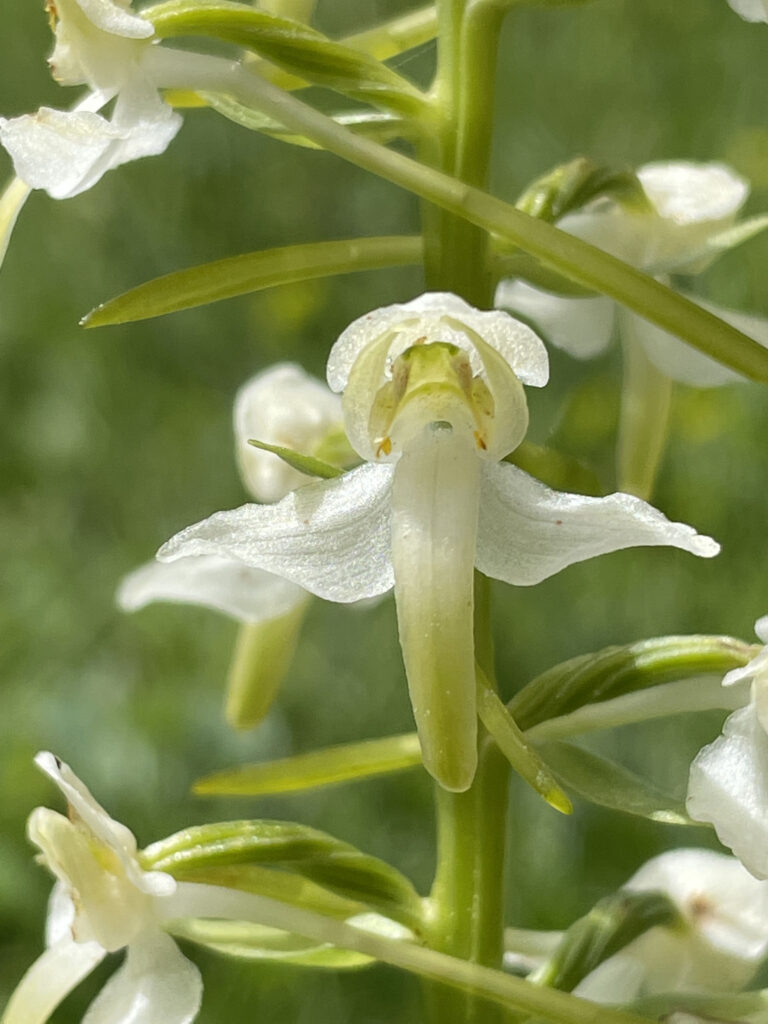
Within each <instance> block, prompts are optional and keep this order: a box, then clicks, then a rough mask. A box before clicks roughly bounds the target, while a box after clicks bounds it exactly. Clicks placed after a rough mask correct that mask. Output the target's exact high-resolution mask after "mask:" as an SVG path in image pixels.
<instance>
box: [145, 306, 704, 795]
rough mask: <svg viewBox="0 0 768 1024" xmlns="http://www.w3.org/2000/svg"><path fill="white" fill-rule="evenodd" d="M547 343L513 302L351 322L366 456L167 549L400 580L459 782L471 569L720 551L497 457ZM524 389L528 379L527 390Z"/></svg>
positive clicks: (417, 711)
mask: <svg viewBox="0 0 768 1024" xmlns="http://www.w3.org/2000/svg"><path fill="white" fill-rule="evenodd" d="M547 375H548V360H547V355H546V350H545V349H544V346H543V344H542V342H541V340H540V339H539V338H538V337H537V336H536V335H535V334H534V332H533V331H532V330H531V329H530V328H528V327H527V326H525V325H524V324H522V323H519V322H518V321H516V320H514V319H513V318H512V317H510V316H508V315H507V314H505V313H501V312H498V311H494V312H479V311H478V310H475V309H473V308H472V307H470V306H468V305H467V304H466V303H465V302H463V301H462V300H461V299H459V298H457V297H456V296H453V295H444V294H428V295H424V296H422V297H420V298H418V299H416V300H414V301H413V302H409V303H407V304H405V305H395V306H389V307H385V308H384V309H380V310H377V311H375V312H373V313H371V314H368V315H367V316H364V317H361V318H360V319H359V320H357V321H355V322H354V323H353V324H352V325H351V326H350V327H349V328H347V330H346V331H344V332H343V334H342V335H341V337H340V338H339V339H338V341H337V342H336V344H335V345H334V347H333V349H332V351H331V354H330V358H329V361H328V382H329V384H330V386H331V388H332V390H334V391H343V392H344V397H343V408H344V417H345V427H346V432H347V435H348V437H349V440H350V442H351V444H352V446H353V448H355V450H356V451H357V452H358V454H359V455H361V456H362V457H363V458H364V459H366V460H367V461H366V464H365V465H363V466H360V467H359V468H358V469H355V470H352V471H351V472H349V473H346V474H344V475H343V476H341V477H337V478H335V479H332V480H327V481H322V482H318V483H312V484H308V485H307V486H305V487H302V488H301V489H299V490H297V491H294V492H292V493H291V494H289V495H287V496H286V497H285V498H284V499H283V500H282V501H280V502H279V503H278V504H276V505H272V506H263V505H244V506H242V507H241V508H239V509H235V510H233V511H229V512H219V513H216V514H215V515H213V516H211V517H210V518H208V519H206V520H204V521H202V522H200V523H197V524H195V525H194V526H190V527H188V528H187V529H186V530H184V531H182V532H181V533H180V534H177V535H176V536H175V537H173V538H172V539H171V540H170V541H169V542H168V543H167V544H166V545H165V546H164V547H163V548H162V549H161V551H160V552H159V554H158V557H159V558H160V559H161V560H167V561H173V560H175V559H185V558H188V557H189V556H190V555H198V556H199V555H215V556H218V557H225V558H235V559H238V560H239V561H241V562H242V563H244V564H245V565H249V566H252V567H254V568H259V569H266V570H267V571H269V572H273V573H276V574H279V575H281V576H284V577H285V578H287V579H289V580H291V581H293V582H294V583H297V584H299V585H300V586H302V587H305V588H306V589H307V590H309V591H310V592H311V593H313V594H316V595H318V596H319V597H323V598H326V599H327V600H330V601H341V602H351V601H358V600H362V599H364V598H370V597H373V596H375V595H377V594H382V593H384V592H385V591H387V590H388V589H389V588H390V587H392V586H393V585H394V588H395V599H396V603H397V613H398V624H399V630H400V641H401V646H402V649H403V655H404V661H405V667H406V674H407V676H408V684H409V689H410V694H411V701H412V704H413V710H414V715H415V718H416V723H417V726H418V729H419V734H420V738H421V743H422V751H423V756H424V762H425V765H426V766H427V767H428V769H429V770H430V771H431V772H432V773H433V774H434V775H435V776H436V778H437V779H438V780H439V781H440V782H441V783H442V784H443V785H444V786H446V788H449V789H454V790H463V789H466V788H467V787H468V786H469V785H470V784H471V781H472V778H473V775H474V771H475V766H476V758H477V751H476V730H477V716H476V701H475V670H474V641H473V622H472V619H473V574H474V568H475V567H477V568H478V569H479V570H480V571H481V572H483V573H485V574H486V575H487V576H491V577H494V578H496V579H501V580H504V581H506V582H508V583H513V584H517V585H523V586H525V585H531V584H534V583H538V582H540V581H541V580H543V579H546V578H547V577H548V576H551V575H553V574H554V573H556V572H559V571H560V570H561V569H563V568H565V567H566V566H568V565H571V564H573V563H574V562H579V561H582V560H583V559H586V558H591V557H593V556H595V555H599V554H603V553H605V552H609V551H617V550H620V549H621V548H626V547H633V546H637V545H656V544H667V545H673V546H676V547H680V548H683V549H685V550H688V551H691V552H692V553H694V554H697V555H701V556H704V557H711V556H712V555H715V554H716V553H717V551H718V550H719V549H718V545H717V544H716V543H715V542H714V541H713V540H711V539H710V538H708V537H701V536H698V535H697V534H696V532H695V531H694V530H693V529H692V528H691V527H689V526H685V525H683V524H680V523H671V522H669V521H668V520H667V519H666V518H665V517H664V516H663V515H662V514H661V513H660V512H658V511H657V510H656V509H654V508H652V507H651V506H650V505H647V504H646V503H645V502H643V501H641V500H639V499H637V498H634V497H632V496H630V495H626V494H614V495H611V496H609V497H607V498H590V497H584V496H582V495H575V494H561V493H558V492H556V491H552V490H550V489H549V488H548V487H546V486H545V485H544V484H542V483H540V482H539V481H538V480H535V479H534V478H533V477H530V476H528V475H527V474H526V473H524V472H523V471H522V470H520V469H518V468H517V467H515V466H513V465H511V464H509V463H506V462H502V461H500V460H501V459H502V458H503V457H504V456H505V455H506V454H507V453H508V452H510V451H512V450H513V449H514V448H515V447H516V446H517V445H518V444H519V443H520V441H521V440H522V438H523V436H524V434H525V431H526V429H527V423H528V413H527V406H526V400H525V395H524V391H523V387H522V384H529V385H532V386H534V387H541V386H543V385H544V384H545V383H546V380H547ZM521 382H522V383H521Z"/></svg>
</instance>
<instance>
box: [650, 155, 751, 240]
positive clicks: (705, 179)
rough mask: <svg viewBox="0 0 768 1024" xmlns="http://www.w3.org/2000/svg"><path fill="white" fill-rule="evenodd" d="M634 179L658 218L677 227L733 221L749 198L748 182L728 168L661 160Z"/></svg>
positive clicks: (714, 164)
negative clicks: (672, 222)
mask: <svg viewBox="0 0 768 1024" xmlns="http://www.w3.org/2000/svg"><path fill="white" fill-rule="evenodd" d="M637 176H638V178H639V179H640V184H641V185H642V186H643V189H644V191H645V193H646V195H647V196H648V198H649V199H650V200H651V202H652V203H653V205H654V207H655V208H656V210H657V212H658V214H659V215H660V216H661V217H664V218H665V220H671V221H674V222H675V224H679V225H687V224H699V223H702V222H706V223H709V222H712V221H721V220H724V219H726V218H728V217H732V216H733V215H734V214H736V213H738V211H739V210H740V209H741V207H742V206H743V205H744V203H745V202H746V200H747V196H748V195H749V182H748V181H747V180H746V179H745V178H742V176H741V175H740V174H737V173H736V171H734V169H733V168H732V167H728V165H727V164H719V163H694V162H693V161H690V160H666V161H664V160H660V161H656V162H654V163H649V164H645V165H644V166H643V167H640V168H639V169H638V172H637Z"/></svg>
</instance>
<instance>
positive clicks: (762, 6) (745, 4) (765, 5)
mask: <svg viewBox="0 0 768 1024" xmlns="http://www.w3.org/2000/svg"><path fill="white" fill-rule="evenodd" d="M728 3H729V5H730V6H731V7H732V8H733V9H734V11H736V13H737V14H740V15H741V16H742V18H745V19H746V20H747V21H768V0H728Z"/></svg>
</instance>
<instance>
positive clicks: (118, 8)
mask: <svg viewBox="0 0 768 1024" xmlns="http://www.w3.org/2000/svg"><path fill="white" fill-rule="evenodd" d="M77 3H78V4H79V5H80V7H81V9H82V11H83V13H84V14H85V16H86V17H87V18H88V20H89V21H91V22H93V24H94V25H95V26H96V27H97V28H100V29H101V30H102V31H103V32H109V33H111V34H112V35H116V36H127V37H128V38H130V39H149V37H150V36H153V35H154V34H155V30H154V28H153V26H152V22H150V21H148V20H147V19H146V18H142V17H141V16H140V15H138V14H134V13H133V11H131V10H130V8H129V7H128V6H127V5H123V4H119V3H114V2H113V0H77Z"/></svg>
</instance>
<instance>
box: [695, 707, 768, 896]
mask: <svg viewBox="0 0 768 1024" xmlns="http://www.w3.org/2000/svg"><path fill="white" fill-rule="evenodd" d="M687 807H688V813H689V814H690V815H691V817H692V818H694V819H695V820H696V821H708V822H711V823H712V824H713V825H714V826H715V831H716V832H717V835H718V838H719V839H720V842H721V843H723V845H724V846H727V847H729V849H731V850H733V852H734V853H735V854H736V856H737V857H738V858H739V860H741V862H742V863H743V864H744V866H745V867H746V868H748V870H749V871H751V872H752V874H753V875H755V876H756V877H757V878H768V736H767V735H766V733H765V731H764V729H763V728H762V726H761V725H760V722H759V719H758V717H757V709H756V708H755V706H754V704H749V705H748V706H747V707H745V708H741V709H740V710H739V711H735V712H734V713H733V714H732V715H730V716H729V717H728V718H727V719H726V720H725V724H724V726H723V734H722V736H720V737H718V739H716V740H715V742H714V743H710V744H709V746H707V747H704V749H703V750H701V751H699V753H698V755H697V756H696V759H695V761H694V762H693V764H692V765H691V774H690V778H689V782H688V802H687Z"/></svg>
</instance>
